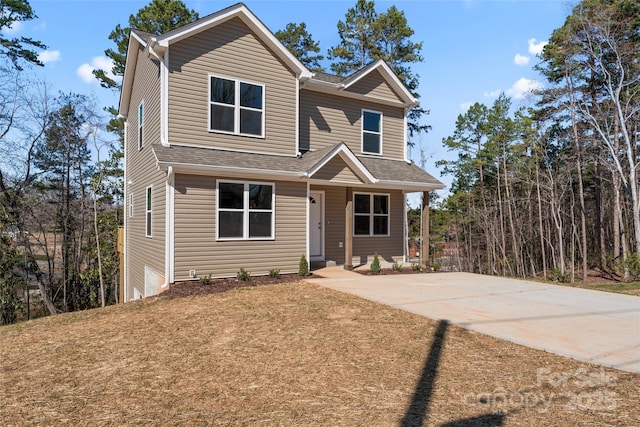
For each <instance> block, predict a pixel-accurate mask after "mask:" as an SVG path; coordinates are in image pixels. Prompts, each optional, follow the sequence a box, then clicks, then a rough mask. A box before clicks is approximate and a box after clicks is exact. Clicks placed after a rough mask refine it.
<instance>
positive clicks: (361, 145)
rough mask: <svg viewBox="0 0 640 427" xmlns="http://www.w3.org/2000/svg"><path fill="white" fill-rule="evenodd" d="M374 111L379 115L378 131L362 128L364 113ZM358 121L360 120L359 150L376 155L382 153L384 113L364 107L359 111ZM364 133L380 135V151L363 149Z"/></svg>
mask: <svg viewBox="0 0 640 427" xmlns="http://www.w3.org/2000/svg"><path fill="white" fill-rule="evenodd" d="M365 112H367V113H374V114H379V115H380V132H371V131H368V130H364V113H365ZM360 121H361V122H362V123H361V124H360V151H361V152H362V153H363V154H375V155H377V156H381V155H382V134H383V127H382V126H383V123H384V114H382V111H376V110H369V109H366V108H363V109H362V111H361V112H360ZM365 133H369V134H372V135H379V136H380V152H379V153H376V152H375V151H365V150H364V134H365Z"/></svg>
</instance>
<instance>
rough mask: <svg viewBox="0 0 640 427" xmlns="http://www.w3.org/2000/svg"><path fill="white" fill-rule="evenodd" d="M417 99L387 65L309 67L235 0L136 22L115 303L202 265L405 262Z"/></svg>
mask: <svg viewBox="0 0 640 427" xmlns="http://www.w3.org/2000/svg"><path fill="white" fill-rule="evenodd" d="M415 105H416V99H415V98H414V97H413V96H412V95H411V93H410V92H409V91H408V90H407V89H406V87H404V86H403V84H402V83H401V81H400V80H399V79H398V78H397V77H396V76H395V74H394V73H393V72H392V71H391V69H390V68H389V67H388V66H387V65H386V64H385V63H384V62H382V61H378V62H375V63H372V64H370V65H368V66H366V67H365V68H363V69H362V70H360V71H358V72H356V73H354V74H353V75H351V76H349V77H346V78H342V77H337V76H333V75H329V74H324V73H314V72H311V71H310V70H308V69H307V68H306V67H305V66H304V65H303V64H302V63H301V62H300V61H298V60H297V59H296V58H295V57H294V56H293V55H292V54H291V53H290V52H289V51H288V50H287V49H286V48H285V47H284V46H283V45H282V44H281V43H280V42H279V41H278V40H277V39H276V37H275V36H274V35H273V33H271V31H270V30H269V29H268V28H266V27H265V25H264V24H263V23H262V22H261V21H260V20H259V19H258V18H257V17H256V16H255V15H254V14H253V13H252V12H251V11H250V10H249V9H248V8H247V7H246V6H245V5H243V4H236V5H234V6H231V7H229V8H226V9H224V10H221V11H219V12H216V13H214V14H212V15H209V16H207V17H204V18H202V19H199V20H198V21H195V22H193V23H191V24H188V25H185V26H183V27H181V28H178V29H176V30H173V31H170V32H168V33H166V34H162V35H152V34H146V33H143V32H140V31H136V30H133V31H132V32H131V37H130V41H129V47H128V52H127V62H126V68H125V73H124V78H123V83H122V94H121V99H120V114H121V116H122V117H124V119H125V204H126V209H125V217H126V220H125V283H126V291H125V300H130V299H132V298H139V297H141V296H149V295H155V294H157V293H158V292H160V291H161V290H162V288H163V287H166V286H167V285H169V284H171V283H174V282H177V281H184V280H190V279H193V278H195V277H198V276H202V275H209V274H211V275H212V277H233V276H235V275H236V273H237V272H238V271H239V270H240V268H241V267H243V268H245V269H246V270H247V271H250V272H251V274H252V275H261V274H267V273H268V272H269V270H271V269H280V271H281V273H288V272H297V271H298V265H299V261H300V257H301V256H302V255H306V257H307V259H309V260H311V261H314V260H327V261H329V260H330V261H335V262H336V263H337V264H338V265H345V266H346V267H350V266H352V265H353V264H354V263H355V264H359V263H363V262H367V261H368V260H370V259H371V258H372V256H373V254H374V253H375V252H378V254H379V255H380V256H381V257H382V258H384V259H385V260H389V261H391V260H399V261H402V260H404V259H405V257H406V246H407V245H406V235H407V233H406V227H407V226H406V194H407V193H408V192H428V191H431V190H433V189H438V188H442V184H441V183H440V182H439V181H438V180H436V179H435V178H433V177H432V176H431V175H429V174H427V173H426V172H424V171H423V170H422V169H420V168H419V167H417V166H416V165H414V164H412V163H411V162H410V161H408V159H407V153H406V147H407V141H406V135H407V118H406V117H407V113H408V111H409V110H410V109H411V108H412V107H413V106H415Z"/></svg>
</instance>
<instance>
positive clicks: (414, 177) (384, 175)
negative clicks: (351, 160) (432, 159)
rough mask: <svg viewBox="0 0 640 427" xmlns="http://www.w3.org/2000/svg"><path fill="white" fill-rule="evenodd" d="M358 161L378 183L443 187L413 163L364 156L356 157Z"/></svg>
mask: <svg viewBox="0 0 640 427" xmlns="http://www.w3.org/2000/svg"><path fill="white" fill-rule="evenodd" d="M358 159H359V160H360V161H361V162H362V164H363V165H365V167H366V168H367V169H369V171H370V172H371V173H372V174H373V176H375V177H376V178H378V179H379V180H380V181H395V182H407V183H424V184H432V185H434V186H438V188H444V185H443V184H442V183H441V182H440V181H439V180H437V179H436V178H434V177H433V176H432V175H431V174H429V173H427V172H425V171H424V170H423V169H422V168H420V167H419V166H418V165H416V164H415V163H407V162H405V161H402V160H391V159H381V158H377V157H364V156H358Z"/></svg>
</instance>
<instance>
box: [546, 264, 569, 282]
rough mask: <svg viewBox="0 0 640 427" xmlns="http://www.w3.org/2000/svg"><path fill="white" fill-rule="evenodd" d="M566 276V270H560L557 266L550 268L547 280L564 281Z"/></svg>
mask: <svg viewBox="0 0 640 427" xmlns="http://www.w3.org/2000/svg"><path fill="white" fill-rule="evenodd" d="M568 277H569V276H568V274H567V273H566V272H564V273H563V272H561V271H560V269H559V268H558V267H554V268H552V269H551V271H550V272H549V275H548V278H549V280H551V281H552V282H560V283H565V282H566V281H567V279H568Z"/></svg>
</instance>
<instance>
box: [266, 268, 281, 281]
mask: <svg viewBox="0 0 640 427" xmlns="http://www.w3.org/2000/svg"><path fill="white" fill-rule="evenodd" d="M269 277H271V278H272V279H276V278H278V277H280V269H279V268H272V269H271V270H269Z"/></svg>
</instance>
